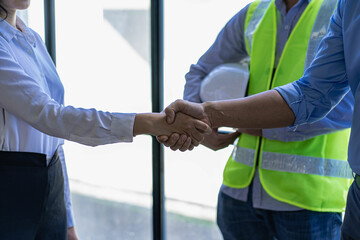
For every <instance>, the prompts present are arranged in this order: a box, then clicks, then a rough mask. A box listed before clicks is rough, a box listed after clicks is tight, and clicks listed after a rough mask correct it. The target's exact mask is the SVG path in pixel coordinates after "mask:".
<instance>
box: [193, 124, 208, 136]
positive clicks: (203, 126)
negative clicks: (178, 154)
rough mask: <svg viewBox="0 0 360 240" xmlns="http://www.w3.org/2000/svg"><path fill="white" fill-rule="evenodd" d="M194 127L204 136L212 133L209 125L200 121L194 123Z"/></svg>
mask: <svg viewBox="0 0 360 240" xmlns="http://www.w3.org/2000/svg"><path fill="white" fill-rule="evenodd" d="M195 127H196V128H197V129H199V130H200V131H202V132H203V133H204V134H206V135H209V134H210V133H212V129H211V127H209V125H207V124H206V123H204V122H202V121H196V122H195Z"/></svg>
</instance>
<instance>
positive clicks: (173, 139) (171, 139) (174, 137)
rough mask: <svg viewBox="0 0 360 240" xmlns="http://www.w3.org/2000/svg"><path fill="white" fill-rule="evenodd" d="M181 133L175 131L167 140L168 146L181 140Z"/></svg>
mask: <svg viewBox="0 0 360 240" xmlns="http://www.w3.org/2000/svg"><path fill="white" fill-rule="evenodd" d="M179 138H180V135H179V134H178V133H173V134H171V135H170V137H169V140H168V141H167V142H166V143H167V145H168V146H170V147H171V146H174V145H175V144H176V142H177V141H178V140H179Z"/></svg>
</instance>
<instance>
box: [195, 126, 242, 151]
mask: <svg viewBox="0 0 360 240" xmlns="http://www.w3.org/2000/svg"><path fill="white" fill-rule="evenodd" d="M239 135H240V133H239V132H233V133H218V129H217V128H214V129H213V131H212V133H211V134H210V135H207V136H205V139H204V141H203V142H202V143H201V144H202V145H204V146H205V147H208V148H210V149H212V150H214V151H217V150H220V149H223V148H226V147H227V146H229V145H230V144H232V143H233V142H234V141H235V139H236V138H237V137H238V136H239Z"/></svg>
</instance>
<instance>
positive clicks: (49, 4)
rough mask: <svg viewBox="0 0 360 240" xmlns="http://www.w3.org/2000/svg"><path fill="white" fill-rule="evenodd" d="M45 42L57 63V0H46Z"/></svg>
mask: <svg viewBox="0 0 360 240" xmlns="http://www.w3.org/2000/svg"><path fill="white" fill-rule="evenodd" d="M44 22H45V44H46V48H47V50H48V52H49V54H50V56H51V58H52V60H53V62H54V64H56V47H55V0H44Z"/></svg>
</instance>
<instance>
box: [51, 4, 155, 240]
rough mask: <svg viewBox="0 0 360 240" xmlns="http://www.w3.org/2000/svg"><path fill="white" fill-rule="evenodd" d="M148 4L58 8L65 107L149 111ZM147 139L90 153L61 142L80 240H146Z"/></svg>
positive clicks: (149, 200)
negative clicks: (63, 148)
mask: <svg viewBox="0 0 360 240" xmlns="http://www.w3.org/2000/svg"><path fill="white" fill-rule="evenodd" d="M149 8H150V4H149V1H148V0H141V1H140V0H137V1H132V0H122V1H117V0H103V1H89V0H77V1H73V0H61V1H56V50H57V66H58V70H59V74H60V77H61V79H62V81H63V83H64V87H65V103H66V104H69V105H73V106H75V107H84V108H96V109H99V110H100V109H101V110H104V111H112V112H150V111H151V96H150V94H151V91H150V84H151V82H150V63H149V53H150V49H149V46H150V42H149V41H150V40H149V39H150V38H149V26H150V15H149ZM151 154H152V153H151V138H150V137H146V136H139V137H136V138H135V139H134V143H132V144H127V143H121V144H113V145H108V146H99V147H95V148H91V147H86V146H82V145H79V144H76V143H72V142H66V143H65V156H66V162H67V165H68V174H69V177H70V188H71V190H72V199H73V207H74V212H75V222H76V228H77V232H78V233H79V236H80V239H151V205H152V195H151V194H152V185H151V182H152V181H151V179H152V176H151V174H152V171H151V167H152V166H151V163H152V161H151Z"/></svg>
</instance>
